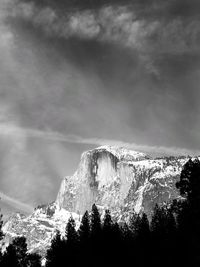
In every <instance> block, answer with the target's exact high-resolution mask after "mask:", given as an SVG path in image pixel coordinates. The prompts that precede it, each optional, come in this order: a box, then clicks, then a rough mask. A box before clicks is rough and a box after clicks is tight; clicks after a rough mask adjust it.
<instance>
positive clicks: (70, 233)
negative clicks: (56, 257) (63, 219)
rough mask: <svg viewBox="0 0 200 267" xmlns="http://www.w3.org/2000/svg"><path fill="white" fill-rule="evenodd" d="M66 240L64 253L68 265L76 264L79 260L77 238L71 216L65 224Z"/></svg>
mask: <svg viewBox="0 0 200 267" xmlns="http://www.w3.org/2000/svg"><path fill="white" fill-rule="evenodd" d="M65 235H66V242H65V251H66V252H65V253H66V255H67V259H68V266H69V267H71V266H78V262H79V248H80V247H79V238H78V233H77V231H76V224H75V221H74V219H73V217H72V216H71V217H70V218H69V221H68V223H67V226H66V231H65Z"/></svg>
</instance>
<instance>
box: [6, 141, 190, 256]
mask: <svg viewBox="0 0 200 267" xmlns="http://www.w3.org/2000/svg"><path fill="white" fill-rule="evenodd" d="M187 160H188V158H187V157H161V158H155V159H154V158H151V157H149V156H148V155H146V154H144V153H140V152H136V151H131V150H127V149H125V148H120V147H114V146H102V147H99V148H96V149H94V150H90V151H87V152H84V153H83V154H82V156H81V161H80V164H79V166H78V169H77V171H76V172H75V174H74V175H73V176H70V177H65V178H64V179H63V181H62V184H61V187H60V190H59V192H58V196H57V199H56V200H55V202H53V203H51V204H49V205H41V206H39V207H38V208H36V209H35V211H34V213H33V214H32V215H30V216H25V215H22V214H15V215H13V216H12V217H10V218H9V219H8V220H7V222H6V223H5V225H4V227H3V230H4V232H5V233H6V239H5V243H8V242H10V239H12V238H13V237H15V236H17V235H21V234H23V235H25V236H26V237H27V242H28V247H29V249H30V251H32V252H33V251H34V252H35V251H39V252H40V253H42V254H44V253H45V251H46V249H47V247H48V246H49V244H50V241H51V239H52V237H53V236H54V234H55V231H56V229H59V230H60V231H61V233H63V234H64V231H65V225H66V222H67V220H68V219H69V217H70V216H71V214H72V216H73V217H74V218H75V221H76V224H77V227H78V226H79V224H80V220H81V215H82V214H83V213H84V211H85V210H90V209H91V206H92V204H93V203H96V205H97V206H98V208H99V209H100V211H103V210H104V209H106V208H109V209H110V211H111V213H112V215H113V216H114V218H115V219H116V220H118V221H121V220H126V219H127V218H128V216H129V214H130V212H132V211H133V210H134V211H135V212H137V213H139V212H142V211H144V212H145V213H147V215H148V216H149V217H150V216H151V213H152V210H153V207H154V206H155V204H156V203H158V204H163V203H164V202H169V201H171V200H173V199H175V198H179V197H180V196H179V192H178V190H177V189H176V187H175V183H176V182H177V181H178V180H179V176H180V172H181V170H182V167H183V165H184V164H185V163H186V161H187Z"/></svg>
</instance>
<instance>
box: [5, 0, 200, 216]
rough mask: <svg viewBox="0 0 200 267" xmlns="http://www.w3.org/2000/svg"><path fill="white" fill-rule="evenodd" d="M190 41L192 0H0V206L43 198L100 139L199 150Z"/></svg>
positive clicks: (197, 55) (195, 4)
mask: <svg viewBox="0 0 200 267" xmlns="http://www.w3.org/2000/svg"><path fill="white" fill-rule="evenodd" d="M199 47H200V1H199V0H148V1H145V0H121V1H120V0H107V1H106V0H59V1H58V0H26V1H25V0H24V1H23V0H1V1H0V155H1V160H0V191H1V192H2V193H3V194H4V195H2V201H3V203H8V202H9V205H11V206H15V207H16V208H18V209H22V210H26V211H29V210H30V209H31V208H32V207H34V206H35V205H37V204H40V203H46V202H49V201H52V200H54V199H55V197H56V194H57V191H58V188H59V186H60V182H61V179H62V178H63V176H66V175H71V174H73V172H74V170H75V169H76V168H77V165H78V163H79V159H80V155H81V153H82V152H83V151H84V150H87V149H91V148H94V147H97V146H99V145H102V144H109V143H110V144H117V145H124V146H127V147H130V148H132V149H135V150H141V151H144V152H147V154H150V155H160V154H168V155H178V154H186V155H187V154H194V155H195V154H200V152H199V151H200V134H199V133H200V103H199V102H200V48H199ZM6 197H7V199H6ZM3 203H2V205H3ZM22 203H26V206H24V205H23V204H22Z"/></svg>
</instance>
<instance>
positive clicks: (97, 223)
mask: <svg viewBox="0 0 200 267" xmlns="http://www.w3.org/2000/svg"><path fill="white" fill-rule="evenodd" d="M90 229H91V235H90V249H91V255H92V257H91V266H92V265H96V266H101V265H102V264H103V262H102V257H101V258H100V257H99V256H98V254H99V251H101V249H102V248H103V244H102V228H101V218H100V214H99V211H98V209H97V207H96V205H95V204H94V205H93V206H92V212H91V216H90ZM97 259H98V261H97Z"/></svg>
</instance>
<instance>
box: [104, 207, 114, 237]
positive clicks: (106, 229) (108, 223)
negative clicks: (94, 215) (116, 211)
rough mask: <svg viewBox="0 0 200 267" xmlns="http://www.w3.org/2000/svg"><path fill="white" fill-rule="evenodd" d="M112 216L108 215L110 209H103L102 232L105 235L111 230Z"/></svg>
mask: <svg viewBox="0 0 200 267" xmlns="http://www.w3.org/2000/svg"><path fill="white" fill-rule="evenodd" d="M112 225H113V222H112V218H111V215H110V211H109V210H105V215H104V219H103V232H104V234H105V235H110V234H111V231H112Z"/></svg>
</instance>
